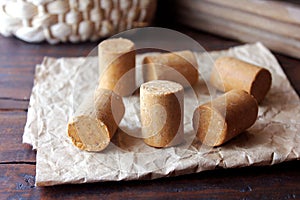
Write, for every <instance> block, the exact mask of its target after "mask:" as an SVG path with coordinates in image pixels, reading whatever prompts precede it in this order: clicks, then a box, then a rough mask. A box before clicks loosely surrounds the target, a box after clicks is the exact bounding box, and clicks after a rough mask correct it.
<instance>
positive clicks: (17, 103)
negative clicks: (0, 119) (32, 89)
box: [0, 98, 29, 111]
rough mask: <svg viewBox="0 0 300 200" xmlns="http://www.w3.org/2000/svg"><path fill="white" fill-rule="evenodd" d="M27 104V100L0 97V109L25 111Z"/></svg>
mask: <svg viewBox="0 0 300 200" xmlns="http://www.w3.org/2000/svg"><path fill="white" fill-rule="evenodd" d="M28 105H29V101H28V100H19V99H10V98H2V99H1V98H0V110H2V111H3V110H4V111H9V110H23V111H27V109H28Z"/></svg>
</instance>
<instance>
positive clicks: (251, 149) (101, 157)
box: [23, 43, 300, 186]
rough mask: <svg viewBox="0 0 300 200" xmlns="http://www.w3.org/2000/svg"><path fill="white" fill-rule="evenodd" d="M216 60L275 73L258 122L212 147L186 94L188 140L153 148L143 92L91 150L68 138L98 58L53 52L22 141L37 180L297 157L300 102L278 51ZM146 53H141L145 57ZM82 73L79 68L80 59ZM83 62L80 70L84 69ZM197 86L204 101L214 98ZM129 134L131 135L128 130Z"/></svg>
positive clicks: (203, 57)
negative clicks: (145, 136) (144, 130)
mask: <svg viewBox="0 0 300 200" xmlns="http://www.w3.org/2000/svg"><path fill="white" fill-rule="evenodd" d="M195 54H196V56H197V59H198V62H199V63H200V65H201V67H203V68H204V71H207V72H209V69H210V68H211V67H212V66H211V63H212V62H211V61H210V58H209V56H208V55H207V54H203V53H195ZM209 55H210V56H211V57H212V58H213V59H216V58H218V57H219V56H221V55H222V56H223V55H230V56H235V57H237V58H240V59H243V60H245V61H248V62H251V63H254V64H257V65H261V66H264V67H266V68H268V69H269V70H270V71H271V73H272V79H273V82H272V87H271V90H270V91H269V93H268V94H267V96H266V98H265V100H264V101H263V102H262V104H261V105H260V106H259V116H258V119H257V121H256V123H255V124H254V125H253V126H252V127H251V128H250V129H249V130H248V131H247V132H246V133H244V134H241V135H240V136H238V137H236V138H234V139H233V140H231V141H230V142H228V143H226V144H225V145H223V146H221V147H217V148H210V147H206V146H204V145H201V144H200V143H199V142H197V140H193V139H194V135H193V134H192V133H193V131H192V126H191V123H187V122H190V120H191V118H192V112H193V107H191V106H189V105H192V103H191V101H192V100H193V99H192V98H191V99H190V98H189V96H188V95H187V98H186V99H185V133H186V137H185V142H184V143H183V144H182V145H179V146H176V147H170V148H164V149H156V148H152V147H148V146H147V145H145V144H144V143H143V141H142V140H141V139H139V138H136V137H133V136H135V135H134V132H135V131H137V132H138V131H139V127H138V124H139V119H138V117H136V115H134V114H136V113H138V112H139V105H138V101H139V100H138V99H139V98H138V96H137V95H136V96H132V97H129V98H127V99H124V101H125V103H126V102H127V105H128V106H127V110H126V112H128V113H127V115H126V114H125V115H126V117H125V119H124V120H123V121H122V122H121V129H122V130H120V131H119V132H117V133H116V134H115V136H114V138H113V140H112V142H111V144H110V145H109V146H108V148H106V149H105V150H104V151H102V152H99V153H90V152H85V151H81V150H79V149H77V148H76V147H74V146H73V145H72V143H71V140H70V139H69V138H68V136H67V126H66V125H67V121H68V118H69V117H70V116H71V115H72V114H73V113H74V110H75V109H76V106H77V105H78V104H80V101H81V100H82V99H83V98H84V95H85V94H86V91H89V90H92V89H93V88H94V87H95V85H94V81H95V79H96V78H97V76H95V74H97V73H96V71H95V69H97V66H95V65H97V58H95V57H88V58H60V59H55V58H49V57H46V58H45V59H44V61H43V62H42V64H40V65H37V67H36V74H35V81H34V87H33V89H32V94H31V98H30V105H29V109H28V117H27V123H26V126H25V130H24V135H23V142H24V143H29V144H31V145H32V146H33V148H34V149H37V158H36V160H37V164H36V185H38V186H49V185H56V184H65V183H86V182H98V181H119V180H134V179H155V178H160V177H164V176H177V175H181V174H189V173H196V172H200V171H204V170H213V169H215V168H218V167H221V168H234V167H244V166H250V165H272V164H276V163H280V162H284V161H288V160H293V159H299V157H300V156H299V154H300V121H299V119H300V101H299V97H298V95H297V94H296V92H295V91H294V89H293V88H292V87H291V85H290V83H289V81H288V79H287V78H286V76H285V74H284V72H283V71H282V69H281V67H280V65H279V64H278V62H277V60H276V59H275V57H274V56H273V55H272V54H271V52H270V51H269V50H268V49H267V48H265V47H264V46H263V45H262V44H260V43H256V44H251V45H243V46H239V47H234V48H231V49H229V50H224V51H216V52H211V53H209ZM141 57H142V55H139V56H138V58H137V63H139V62H140V61H141ZM83 64H84V65H85V68H84V69H90V70H85V71H84V73H80V71H81V70H82V65H83ZM80 66H81V68H80ZM198 89H199V90H200V96H199V103H200V104H201V103H204V102H206V101H207V100H209V98H210V96H209V93H207V91H206V92H205V91H204V90H203V91H201V87H199V88H198ZM124 132H127V133H129V134H126V133H124Z"/></svg>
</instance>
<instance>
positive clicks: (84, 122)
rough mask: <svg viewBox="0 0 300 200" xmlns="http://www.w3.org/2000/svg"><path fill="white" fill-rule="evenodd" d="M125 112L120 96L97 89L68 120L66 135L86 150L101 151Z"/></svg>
mask: <svg viewBox="0 0 300 200" xmlns="http://www.w3.org/2000/svg"><path fill="white" fill-rule="evenodd" d="M124 112H125V108H124V104H123V101H122V98H121V97H120V96H118V95H117V94H115V93H113V92H112V91H110V90H106V89H98V90H97V91H96V92H95V96H94V95H90V96H88V97H87V98H86V99H85V101H84V102H83V103H82V104H81V105H80V107H79V108H78V110H77V111H76V113H75V115H74V116H73V117H72V118H71V119H70V120H69V123H68V135H69V137H70V138H71V139H72V142H73V144H74V145H75V146H76V147H78V148H79V149H82V150H86V151H102V150H103V149H105V148H106V147H107V146H108V145H109V142H110V140H111V138H112V137H113V135H114V134H115V132H116V130H117V128H118V124H119V122H120V121H121V119H122V117H123V115H124Z"/></svg>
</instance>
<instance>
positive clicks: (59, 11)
mask: <svg viewBox="0 0 300 200" xmlns="http://www.w3.org/2000/svg"><path fill="white" fill-rule="evenodd" d="M0 8H1V9H0V24H1V26H0V33H1V34H2V35H4V36H15V37H17V38H19V39H21V40H24V41H27V42H30V43H36V42H43V41H46V42H48V43H50V44H58V43H66V42H67V43H68V42H71V43H78V42H85V41H92V42H93V41H99V40H100V39H103V38H106V37H108V36H111V35H113V34H116V33H118V32H121V31H124V30H127V29H131V28H136V27H144V26H160V27H167V28H172V29H178V27H180V30H182V27H183V26H187V27H191V28H193V29H197V30H202V31H205V32H209V33H211V34H215V35H220V36H222V37H226V38H231V39H234V40H238V41H242V42H250V43H253V42H257V41H260V42H262V43H263V44H264V45H266V46H267V47H269V48H270V49H272V50H274V51H276V52H279V53H282V54H285V55H289V56H292V57H295V58H300V53H299V52H300V1H299V0H287V1H282V0H276V1H275V0H226V1H223V0H1V1H0Z"/></svg>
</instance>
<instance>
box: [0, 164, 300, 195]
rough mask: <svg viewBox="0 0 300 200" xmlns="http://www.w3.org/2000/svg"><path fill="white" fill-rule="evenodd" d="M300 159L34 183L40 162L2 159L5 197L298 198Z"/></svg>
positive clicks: (1, 190)
mask: <svg viewBox="0 0 300 200" xmlns="http://www.w3.org/2000/svg"><path fill="white" fill-rule="evenodd" d="M299 167H300V162H299V161H294V162H290V163H286V164H280V165H276V166H273V167H248V168H242V169H230V170H214V171H207V172H201V173H199V174H192V175H185V176H179V177H173V178H163V179H157V180H152V181H127V182H126V181H121V182H104V183H94V184H81V185H60V186H52V187H44V188H42V187H35V186H34V180H35V165H28V164H17V165H10V164H6V165H0V171H1V175H0V180H1V181H0V199H74V198H76V199H99V198H101V199H103V198H105V199H134V198H142V199H149V198H155V199H166V198H186V199H191V198H197V199H198V198H200V197H201V198H204V199H206V198H207V199H214V198H220V197H222V198H224V199H242V198H250V199H261V198H265V197H268V199H295V198H299V196H300V185H299V178H300V172H299Z"/></svg>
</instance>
